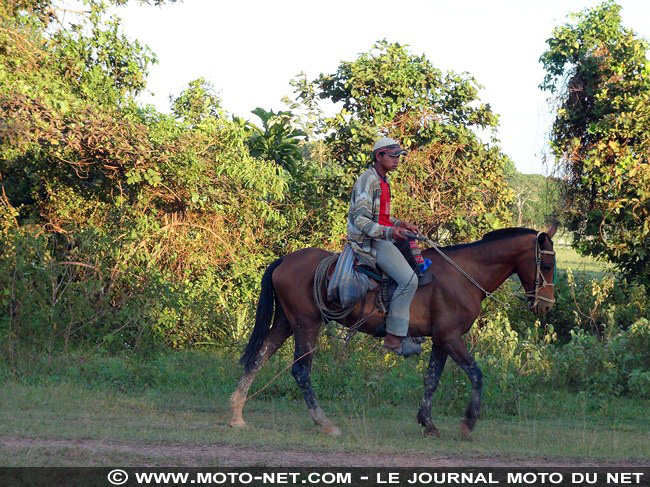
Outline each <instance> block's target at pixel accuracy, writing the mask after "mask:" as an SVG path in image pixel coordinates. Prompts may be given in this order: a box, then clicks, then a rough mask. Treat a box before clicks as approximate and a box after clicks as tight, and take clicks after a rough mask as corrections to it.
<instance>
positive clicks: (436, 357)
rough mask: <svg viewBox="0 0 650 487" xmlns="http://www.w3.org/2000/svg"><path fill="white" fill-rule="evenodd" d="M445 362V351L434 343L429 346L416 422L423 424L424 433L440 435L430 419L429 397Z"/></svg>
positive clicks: (433, 390)
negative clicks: (427, 365) (429, 354)
mask: <svg viewBox="0 0 650 487" xmlns="http://www.w3.org/2000/svg"><path fill="white" fill-rule="evenodd" d="M446 362H447V351H446V350H445V349H444V348H442V347H439V346H437V345H436V344H435V343H434V344H433V346H432V347H431V357H430V358H429V368H428V369H427V372H426V374H425V375H424V396H423V397H422V403H421V404H420V409H419V411H418V423H420V424H421V425H422V426H424V434H425V435H433V436H436V437H440V433H439V432H438V428H436V427H435V425H434V424H433V421H431V399H432V398H433V393H434V392H436V389H437V388H438V383H439V382H440V376H441V375H442V371H443V369H444V368H445V363H446Z"/></svg>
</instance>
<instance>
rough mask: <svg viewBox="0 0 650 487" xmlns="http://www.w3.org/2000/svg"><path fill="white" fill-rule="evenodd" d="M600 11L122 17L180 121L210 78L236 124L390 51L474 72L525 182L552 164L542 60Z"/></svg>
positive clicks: (194, 5) (156, 89)
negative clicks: (347, 65) (561, 37)
mask: <svg viewBox="0 0 650 487" xmlns="http://www.w3.org/2000/svg"><path fill="white" fill-rule="evenodd" d="M600 3H601V2H600V1H596V0H545V1H543V2H541V1H532V0H526V1H524V0H490V1H485V0H471V1H470V0H465V1H463V0H428V1H425V0H404V1H402V2H400V3H399V4H398V3H396V2H388V1H385V0H376V1H372V2H370V1H365V0H346V1H342V0H328V1H326V2H325V1H312V0H308V1H304V0H301V1H298V0H278V1H276V2H269V1H262V0H248V1H240V2H221V1H217V0H185V2H184V3H176V4H169V5H164V6H162V7H159V8H157V7H151V6H146V5H145V6H140V5H138V4H137V2H130V3H129V4H128V5H127V6H126V7H120V8H117V9H114V10H115V11H116V12H117V15H118V16H120V17H121V18H122V19H123V27H124V31H125V33H126V34H127V35H128V36H129V37H132V38H137V39H138V40H140V41H141V42H143V43H144V44H147V45H148V46H149V47H150V48H151V49H152V50H153V51H154V52H155V53H156V56H157V57H158V61H159V64H157V65H155V66H153V67H152V68H151V70H150V75H149V79H148V90H149V91H150V92H153V93H154V96H143V97H142V101H143V102H145V103H153V104H154V105H155V106H156V107H157V108H158V109H159V110H161V111H164V112H168V111H169V96H170V95H178V94H179V93H180V92H181V90H183V89H184V88H185V87H186V86H187V84H188V83H189V82H190V81H192V80H194V79H196V78H199V77H204V78H206V79H207V80H208V81H210V82H211V83H213V85H214V87H215V89H216V90H217V92H218V93H219V94H220V97H221V99H222V101H223V106H224V108H225V109H226V110H228V111H229V112H231V113H233V114H235V115H238V116H240V117H244V118H247V119H250V120H253V121H255V122H259V120H257V117H255V116H254V115H252V114H251V113H250V111H251V110H253V109H255V108H256V107H258V106H259V107H262V108H264V109H267V110H268V109H273V110H276V111H278V110H286V109H287V107H286V105H284V104H283V103H282V102H281V99H282V98H283V97H284V96H285V95H289V96H291V95H292V87H291V86H290V85H289V81H290V80H291V79H292V78H293V77H295V76H296V75H297V74H298V73H300V72H305V73H306V74H307V78H308V79H314V78H316V77H317V76H318V75H319V74H320V73H333V72H334V71H335V70H336V68H337V67H338V65H339V63H340V61H342V60H346V61H353V60H354V59H356V58H357V56H358V54H359V53H362V52H366V51H368V50H369V49H370V48H371V47H372V45H373V43H374V42H375V41H377V40H380V39H384V38H385V39H387V40H388V41H390V42H399V43H400V44H408V45H409V46H410V47H409V50H410V51H411V52H412V53H414V54H417V55H420V54H425V55H426V57H427V58H428V59H429V60H430V61H431V62H432V63H433V65H434V66H435V67H436V68H438V69H441V70H443V71H455V72H458V73H460V72H464V71H467V72H469V73H470V74H471V75H472V76H474V78H476V80H477V82H478V83H479V84H481V85H482V86H483V87H484V88H483V90H481V92H480V93H479V96H480V98H481V101H483V102H485V103H489V104H490V105H491V107H492V109H493V111H494V112H495V113H497V114H498V115H499V117H500V118H499V120H500V123H499V130H498V134H497V136H498V138H499V139H500V141H501V147H502V148H503V150H504V151H505V153H506V154H508V155H509V156H510V157H511V158H512V159H513V160H514V162H515V164H516V166H517V169H518V170H519V171H522V172H525V173H548V172H550V169H552V168H548V167H545V166H544V165H543V164H542V158H543V155H544V153H545V152H547V148H546V141H545V136H546V134H547V132H548V128H549V126H550V123H551V122H552V119H553V118H552V114H550V113H549V107H548V105H547V103H546V98H547V96H548V94H547V93H545V92H542V91H541V90H539V89H538V85H539V84H540V83H541V82H542V80H543V78H544V71H543V69H542V66H541V64H540V63H539V57H540V56H541V54H542V53H543V52H544V50H545V49H546V43H545V41H546V39H548V38H549V37H550V36H551V33H552V30H553V28H554V27H555V26H557V25H560V24H563V23H566V22H567V21H568V19H567V17H566V16H567V14H569V13H570V12H577V11H580V10H582V9H584V8H586V7H593V6H596V5H599V4H600ZM618 3H619V4H620V5H621V6H622V7H623V10H622V16H623V23H624V25H625V26H626V27H629V28H632V29H634V30H635V31H636V32H637V34H638V35H640V36H642V37H644V38H646V39H650V21H649V19H650V1H648V0H619V1H618Z"/></svg>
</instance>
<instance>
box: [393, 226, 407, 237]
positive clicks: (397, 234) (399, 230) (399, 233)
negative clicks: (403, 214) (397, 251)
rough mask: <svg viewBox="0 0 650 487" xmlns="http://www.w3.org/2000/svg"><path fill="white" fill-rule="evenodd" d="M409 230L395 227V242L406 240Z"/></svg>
mask: <svg viewBox="0 0 650 487" xmlns="http://www.w3.org/2000/svg"><path fill="white" fill-rule="evenodd" d="M406 232H408V230H407V229H406V228H405V227H393V238H394V239H395V240H406V239H407V238H408V237H407V236H406Z"/></svg>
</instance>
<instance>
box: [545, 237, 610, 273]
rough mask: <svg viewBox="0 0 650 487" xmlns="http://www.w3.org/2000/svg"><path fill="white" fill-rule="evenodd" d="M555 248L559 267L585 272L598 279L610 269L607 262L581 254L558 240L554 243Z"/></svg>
mask: <svg viewBox="0 0 650 487" xmlns="http://www.w3.org/2000/svg"><path fill="white" fill-rule="evenodd" d="M554 249H555V252H556V259H557V265H558V268H559V269H563V270H567V269H571V270H572V271H573V272H574V273H583V274H585V275H586V276H588V277H590V278H596V279H597V278H600V277H602V275H603V273H604V272H605V271H606V270H607V269H608V266H607V264H605V263H603V262H600V261H597V260H596V259H593V258H591V257H584V256H581V255H580V254H578V252H576V251H575V250H574V249H573V248H572V247H571V246H570V245H567V244H563V243H560V242H558V243H556V244H555V245H554Z"/></svg>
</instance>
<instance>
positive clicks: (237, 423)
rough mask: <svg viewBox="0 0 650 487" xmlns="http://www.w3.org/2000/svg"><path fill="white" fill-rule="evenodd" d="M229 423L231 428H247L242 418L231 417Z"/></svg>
mask: <svg viewBox="0 0 650 487" xmlns="http://www.w3.org/2000/svg"><path fill="white" fill-rule="evenodd" d="M229 425H230V427H231V428H236V429H244V428H248V425H247V424H246V421H244V420H243V419H233V420H232V421H230V423H229Z"/></svg>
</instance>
